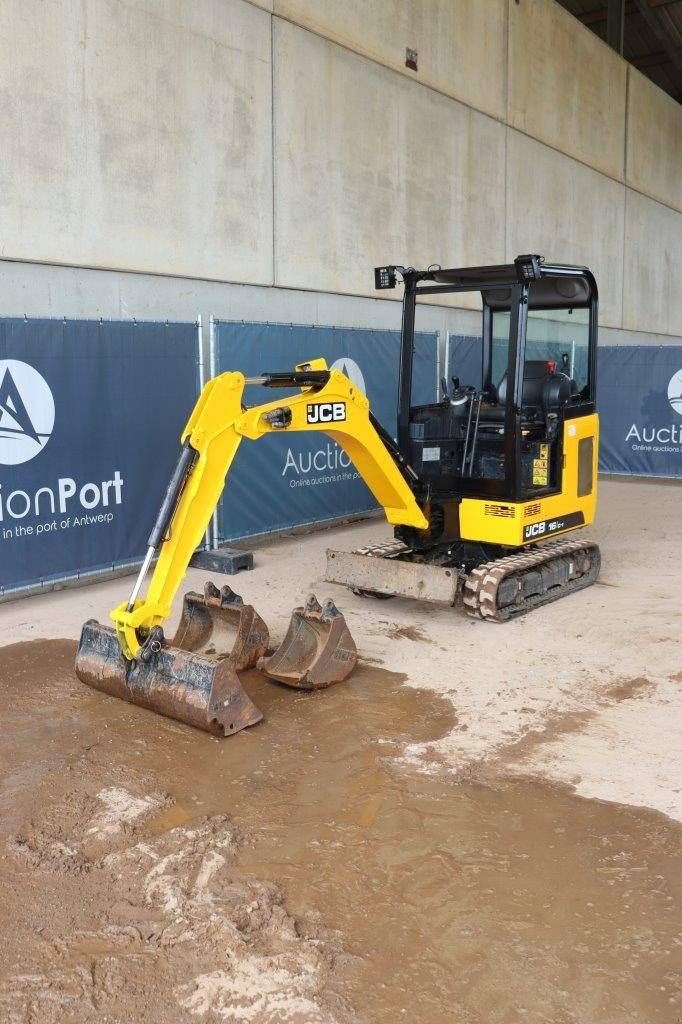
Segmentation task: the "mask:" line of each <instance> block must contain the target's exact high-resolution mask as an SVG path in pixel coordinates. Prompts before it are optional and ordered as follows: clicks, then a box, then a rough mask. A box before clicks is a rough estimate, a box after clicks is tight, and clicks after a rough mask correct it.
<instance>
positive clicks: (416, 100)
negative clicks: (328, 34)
mask: <svg viewBox="0 0 682 1024" xmlns="http://www.w3.org/2000/svg"><path fill="white" fill-rule="evenodd" d="M274 42H275V80H274V81H275V88H274V92H275V166H276V168H277V173H276V185H275V211H276V212H275V278H276V282H277V284H280V285H283V286H285V287H293V288H309V287H314V288H318V289H320V290H323V291H335V292H339V291H343V292H354V293H357V294H368V295H371V294H374V281H373V275H372V273H371V268H372V267H374V266H375V265H377V264H381V263H387V262H396V263H402V262H403V260H404V259H405V256H406V254H409V261H410V263H414V264H415V265H422V266H428V265H429V264H430V263H438V262H440V263H442V264H444V265H445V264H449V265H453V264H454V265H465V264H467V263H472V264H474V265H475V264H477V263H479V264H480V263H486V262H490V261H492V262H495V261H496V259H497V258H498V256H499V254H500V253H501V252H502V251H503V249H504V151H505V137H504V136H505V129H504V127H503V126H502V125H501V124H500V123H499V122H497V121H494V120H492V119H490V118H488V117H485V116H483V115H482V114H479V113H478V112H477V111H474V110H472V109H471V108H470V107H465V106H463V105H462V104H460V103H453V102H452V101H451V100H449V99H448V98H446V97H444V96H442V95H440V94H439V93H436V92H434V91H432V90H431V89H424V88H422V87H421V86H419V85H418V84H416V83H415V82H410V81H408V80H407V79H405V78H404V77H403V76H401V75H396V74H394V73H393V72H392V71H388V70H387V69H385V68H383V67H381V66H380V65H378V64H375V63H372V62H368V61H366V60H364V59H363V58H361V57H359V56H357V55H356V54H354V53H351V52H349V51H348V50H345V49H342V48H341V47H339V46H337V45H335V44H334V43H330V42H328V41H327V40H325V39H322V38H320V37H319V36H316V35H313V34H312V33H310V32H301V30H300V29H298V28H296V27H295V26H293V25H289V24H286V23H283V22H279V21H278V22H276V24H275V37H274ZM388 97H390V106H389V108H388V109H387V98H388ZM472 225H475V226H476V227H475V230H471V228H472Z"/></svg>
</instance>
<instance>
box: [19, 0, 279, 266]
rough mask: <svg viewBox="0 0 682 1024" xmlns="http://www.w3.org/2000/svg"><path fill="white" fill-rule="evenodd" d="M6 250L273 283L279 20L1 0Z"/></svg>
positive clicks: (145, 5) (172, 2)
mask: <svg viewBox="0 0 682 1024" xmlns="http://www.w3.org/2000/svg"><path fill="white" fill-rule="evenodd" d="M2 8H3V19H2V20H3V25H4V26H5V30H4V31H3V33H2V34H0V97H1V99H2V102H0V141H1V142H2V151H3V160H2V162H1V163H0V239H2V243H1V245H2V249H1V252H2V255H4V256H5V257H11V258H14V259H27V260H34V261H46V262H55V263H67V264H80V265H86V266H87V265H89V266H108V267H118V268H122V269H128V270H139V271H152V272H154V273H166V274H179V275H188V276H194V277H206V278H215V279H227V280H229V279H237V280H242V281H258V282H268V281H271V280H272V152H271V81H270V78H271V54H270V49H271V40H270V18H269V16H268V15H267V14H266V13H265V12H264V11H261V10H258V9H257V8H256V7H253V6H252V5H250V4H247V3H243V2H242V0H194V2H193V3H191V4H188V3H184V2H183V0H142V2H139V3H138V2H134V0H128V2H126V0H116V2H114V0H82V2H81V3H74V2H73V0H45V2H39V0H3V3H2Z"/></svg>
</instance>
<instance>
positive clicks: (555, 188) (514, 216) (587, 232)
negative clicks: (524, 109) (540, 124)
mask: <svg viewBox="0 0 682 1024" xmlns="http://www.w3.org/2000/svg"><path fill="white" fill-rule="evenodd" d="M507 182H508V185H507V225H508V235H507V250H506V255H507V258H508V259H510V260H511V259H513V258H514V256H517V255H518V254H519V253H520V252H541V253H545V254H546V255H547V256H548V257H551V258H552V259H555V260H558V261H562V262H564V263H578V264H581V265H587V266H589V267H590V268H591V269H592V270H593V271H594V273H595V276H596V278H597V283H598V286H599V319H600V322H601V323H602V324H604V325H607V326H609V327H619V326H621V324H622V296H623V261H622V253H623V234H624V219H625V204H624V200H625V188H624V186H623V185H621V184H619V183H618V182H616V181H613V180H612V179H610V178H607V177H605V176H604V175H603V174H599V173H598V172H597V171H594V170H592V168H590V167H586V166H585V165H584V164H581V163H578V161H577V160H569V159H567V158H566V157H565V156H563V155H562V154H561V153H558V152H557V151H556V150H555V149H550V148H549V147H548V146H544V145H542V143H540V142H536V141H535V140H534V139H530V138H528V136H526V135H521V134H520V133H519V132H514V131H511V130H510V132H509V148H508V166H507Z"/></svg>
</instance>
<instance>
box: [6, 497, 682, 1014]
mask: <svg viewBox="0 0 682 1024" xmlns="http://www.w3.org/2000/svg"><path fill="white" fill-rule="evenodd" d="M680 493H681V492H680V488H679V486H675V485H672V484H670V485H668V484H664V483H647V482H643V481H637V482H632V481H618V480H609V481H603V482H602V485H601V506H600V513H599V516H600V518H599V525H598V526H597V527H596V528H594V529H593V530H592V531H591V532H592V534H593V535H594V536H595V538H596V539H597V540H598V541H599V543H600V545H601V547H602V555H603V562H604V567H603V571H602V577H601V580H600V583H599V584H598V585H596V586H595V587H592V588H590V589H589V590H587V591H585V592H583V593H580V594H577V595H575V596H573V597H570V598H567V599H566V600H565V601H563V602H560V603H558V604H556V605H553V606H549V607H547V608H542V609H538V610H537V611H535V612H534V613H533V614H532V615H530V616H529V617H527V618H525V619H520V620H517V621H513V622H511V623H507V624H504V625H493V624H489V623H479V622H476V621H473V620H468V619H467V618H465V617H464V616H463V615H462V614H461V613H460V612H459V611H457V610H453V609H448V608H437V607H428V608H427V607H423V606H420V605H418V604H415V603H412V602H408V601H402V600H397V599H396V600H391V601H380V602H378V601H372V600H366V599H362V598H359V597H356V596H354V595H352V594H350V593H349V592H346V591H345V590H343V589H342V588H338V587H334V586H331V585H328V584H325V583H323V582H322V577H323V572H324V550H325V548H326V547H328V546H334V547H341V548H351V547H356V546H359V545H361V544H364V543H368V542H375V541H377V540H380V539H388V537H389V536H390V530H389V528H388V527H387V526H386V525H385V524H383V523H380V522H377V521H373V522H371V523H364V524H359V525H356V526H353V527H348V528H344V529H339V530H334V531H328V532H325V533H318V534H314V535H309V536H306V537H305V538H299V537H294V538H290V539H289V540H286V541H280V542H278V543H276V544H273V545H266V546H263V547H261V548H259V549H258V550H257V551H256V553H255V557H256V568H255V570H254V571H253V572H250V573H244V574H241V575H240V576H238V577H236V578H234V579H233V580H231V581H230V582H231V583H232V585H233V586H235V589H237V590H238V591H239V592H240V593H241V594H242V595H243V596H244V598H245V600H247V601H249V602H251V603H253V604H254V605H255V606H256V607H257V608H258V610H259V611H260V612H261V614H262V615H263V616H264V618H265V619H266V621H267V622H268V625H269V626H270V631H271V635H272V637H273V639H274V640H277V639H279V638H281V636H282V635H283V634H284V631H285V629H286V624H287V622H288V618H289V613H290V610H291V608H292V606H293V605H294V604H298V603H302V601H303V600H304V599H305V597H306V596H307V594H308V593H309V592H310V591H311V590H313V591H314V592H315V593H316V594H317V596H318V597H320V598H323V597H327V596H331V597H333V598H334V600H335V601H336V602H337V603H338V604H339V606H340V607H341V608H342V610H343V611H344V613H345V614H346V617H347V620H348V623H349V625H350V628H351V631H352V632H353V635H354V637H355V639H356V642H357V645H358V649H359V652H360V656H361V663H360V666H359V668H358V670H357V671H356V673H355V674H354V675H353V677H352V678H351V679H350V680H348V681H347V682H346V683H344V684H343V685H342V686H337V687H335V688H333V689H331V690H327V691H321V692H319V693H313V694H307V693H300V692H297V691H291V690H288V689H286V688H285V687H281V686H277V685H274V684H272V683H269V682H267V681H265V680H263V679H262V677H260V676H259V675H258V674H256V673H250V674H247V675H246V676H245V678H244V679H243V682H244V685H245V688H246V689H247V691H248V692H249V694H250V695H251V696H252V698H253V699H254V700H255V702H256V703H257V705H258V706H259V707H260V708H261V709H262V710H263V712H264V714H265V718H264V721H263V722H262V723H260V724H259V725H257V726H255V727H254V728H252V729H249V730H246V731H245V732H242V733H239V734H238V735H237V736H234V737H231V738H229V739H227V740H217V739H215V738H213V737H211V736H208V735H206V734H203V733H199V732H196V731H194V730H191V729H189V728H187V727H185V726H182V725H180V724H178V723H175V722H172V721H170V720H168V719H163V718H160V717H158V716H154V715H152V714H151V713H149V712H147V711H144V710H141V709H137V708H134V707H132V706H130V705H128V704H125V703H123V702H121V701H116V700H114V699H113V698H110V697H107V696H104V695H102V694H99V693H97V692H95V691H91V690H89V689H87V688H85V687H83V686H82V685H81V684H80V683H79V681H78V680H77V678H76V677H75V675H74V673H73V655H74V651H75V643H74V641H75V640H76V639H77V637H78V635H79V632H80V626H81V624H82V622H83V621H84V620H85V619H87V618H90V617H96V618H100V619H101V620H103V621H105V620H106V613H107V612H108V610H109V608H110V607H112V606H113V605H114V604H117V603H119V602H120V600H122V598H123V597H124V596H125V595H126V592H127V590H128V589H129V586H130V581H129V580H118V581H113V582H110V583H103V584H98V585H93V586H89V587H83V588H80V589H77V590H68V591H64V592H62V593H59V594H50V595H45V596H44V597H40V598H32V599H30V600H26V601H18V602H15V603H13V604H9V605H3V606H0V699H1V700H2V706H3V738H2V741H1V742H0V929H1V930H2V936H3V943H2V947H1V948H0V1020H2V1021H3V1022H4V1021H7V1022H8V1024H34V1022H38V1021H40V1022H47V1024H51V1022H55V1024H56V1022H60V1024H61V1022H62V1021H63V1022H66V1024H71V1022H73V1024H84V1022H91V1021H92V1022H94V1021H98V1022H110V1024H124V1022H125V1024H130V1022H138V1021H139V1022H150V1024H157V1022H158V1024H160V1022H164V1024H166V1022H167V1024H175V1022H186V1021H189V1022H193V1021H197V1022H200V1024H204V1022H206V1024H213V1022H221V1024H222V1022H227V1024H233V1022H255V1024H280V1022H282V1024H395V1021H399V1020H408V1021H410V1022H415V1024H459V1022H462V1024H478V1022H481V1024H483V1022H495V1024H515V1022H521V1021H523V1022H536V1024H540V1022H543V1024H544V1022H547V1024H550V1022H551V1024H621V1022H625V1021H628V1022H630V1021H633V1022H641V1024H650V1022H654V1021H662V1022H665V1024H668V1022H669V1024H673V1022H677V1021H679V1019H680V1012H681V1011H680V1005H681V1002H682V997H681V985H680V981H681V978H682V959H681V956H680V950H681V949H682V939H681V937H680V906H679V895H680V882H681V880H682V871H681V869H680V866H679V865H680V858H679V852H680V846H679V842H680V834H681V832H682V829H681V828H680V825H679V822H680V821H682V771H681V755H680V744H679V721H680V715H679V691H680V684H681V683H682V657H681V656H680V640H679V636H680V625H681V622H682V602H681V601H680V598H679V566H680V556H681V555H682V543H681V542H680V537H679V524H680V516H679V502H680ZM205 576H206V574H205V573H203V572H201V573H200V572H196V571H194V570H191V571H190V572H189V574H188V581H187V582H188V589H189V588H194V589H200V588H201V586H202V584H203V581H204V579H205ZM217 582H223V580H222V579H218V580H217ZM178 611H179V609H178ZM176 617H177V616H176Z"/></svg>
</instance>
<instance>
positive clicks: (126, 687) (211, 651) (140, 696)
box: [76, 583, 269, 736]
mask: <svg viewBox="0 0 682 1024" xmlns="http://www.w3.org/2000/svg"><path fill="white" fill-rule="evenodd" d="M268 640H269V634H268V628H267V626H266V625H265V623H264V622H263V620H262V618H261V617H260V615H258V613H257V612H256V611H255V609H254V608H253V607H252V606H251V605H246V604H244V603H243V601H242V599H241V598H240V597H239V595H237V594H235V593H234V592H233V591H232V590H231V589H230V588H229V587H223V588H222V590H218V588H217V587H215V586H214V585H213V584H212V583H207V584H206V587H205V589H204V594H203V596H202V595H201V594H196V593H192V592H190V593H188V594H186V595H185V598H184V603H183V609H182V618H181V620H180V625H179V627H178V631H177V633H176V635H175V637H174V638H173V641H172V642H171V643H170V644H167V643H166V641H165V640H164V639H163V632H162V631H161V630H160V628H157V629H153V630H152V631H151V632H150V635H149V638H148V640H147V642H146V644H145V645H144V647H143V649H142V651H141V652H140V656H139V658H137V659H136V660H135V661H128V660H127V659H126V658H124V657H123V655H122V653H121V648H120V645H119V642H118V639H117V636H116V631H115V630H114V629H110V628H109V627H108V626H103V625H102V624H101V623H99V622H97V621H96V620H94V619H90V621H88V622H86V623H85V625H84V626H83V631H82V633H81V639H80V644H79V646H78V653H77V654H76V674H77V675H78V678H79V679H80V680H81V681H82V682H84V683H87V685H88V686H92V687H94V688H95V689H96V690H102V691H103V692H104V693H108V694H110V695H111V696H113V697H120V698H121V699H122V700H127V701H130V702H131V703H132V704H138V705H140V706H142V707H146V708H149V709H150V710H152V711H157V712H159V713H161V714H163V715H167V716H168V717H169V718H176V719H177V720H178V721H180V722H185V723H186V724H187V725H193V726H195V727H196V728H198V729H204V730H205V731H207V732H211V733H214V734H215V735H217V736H229V735H231V734H232V733H236V732H239V731H240V729H245V728H246V727H247V726H249V725H255V723H256V722H259V721H260V720H261V718H262V717H263V715H262V713H261V711H260V710H259V709H258V708H257V707H256V705H255V704H254V703H253V702H252V701H251V699H250V698H249V697H248V695H247V694H246V692H245V690H244V689H243V687H242V685H241V683H240V681H239V677H238V675H237V672H239V671H243V670H245V669H248V668H253V667H254V666H255V665H256V662H257V661H258V659H259V657H261V656H262V655H263V654H265V652H266V651H267V648H268Z"/></svg>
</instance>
